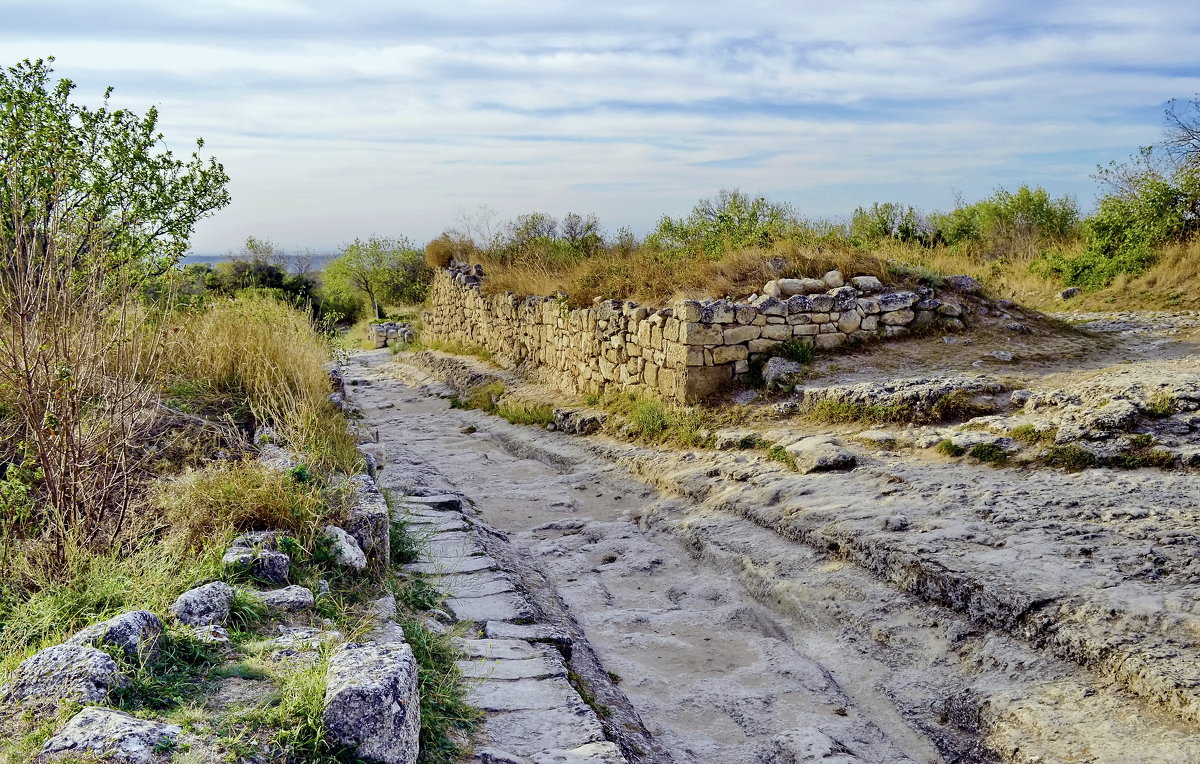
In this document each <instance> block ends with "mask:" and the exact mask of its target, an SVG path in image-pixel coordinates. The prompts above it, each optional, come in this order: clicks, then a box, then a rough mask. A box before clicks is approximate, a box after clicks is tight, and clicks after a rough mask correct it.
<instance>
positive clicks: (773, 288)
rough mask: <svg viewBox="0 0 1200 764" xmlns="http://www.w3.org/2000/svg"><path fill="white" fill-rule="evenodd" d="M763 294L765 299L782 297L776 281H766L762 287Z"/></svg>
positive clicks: (781, 290) (781, 291)
mask: <svg viewBox="0 0 1200 764" xmlns="http://www.w3.org/2000/svg"><path fill="white" fill-rule="evenodd" d="M763 294H764V295H766V296H767V297H775V298H778V297H781V296H782V295H783V289H782V288H781V287H780V286H779V282H778V281H768V282H767V283H766V284H764V285H763Z"/></svg>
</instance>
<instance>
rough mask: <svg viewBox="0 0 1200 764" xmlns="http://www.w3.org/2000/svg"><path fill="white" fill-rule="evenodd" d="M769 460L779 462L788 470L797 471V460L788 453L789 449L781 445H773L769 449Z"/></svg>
mask: <svg viewBox="0 0 1200 764" xmlns="http://www.w3.org/2000/svg"><path fill="white" fill-rule="evenodd" d="M767 458H768V459H770V460H771V461H773V462H779V463H780V464H782V465H784V466H785V467H787V468H788V469H796V460H795V459H794V458H792V455H791V454H789V453H788V452H787V449H786V448H784V447H783V446H781V445H773V446H771V447H770V448H768V449H767Z"/></svg>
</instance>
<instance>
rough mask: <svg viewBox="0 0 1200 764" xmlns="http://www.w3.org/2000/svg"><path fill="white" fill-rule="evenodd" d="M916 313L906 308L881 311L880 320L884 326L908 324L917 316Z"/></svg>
mask: <svg viewBox="0 0 1200 764" xmlns="http://www.w3.org/2000/svg"><path fill="white" fill-rule="evenodd" d="M916 317H917V316H916V314H915V313H913V312H912V311H911V310H909V309H907V308H904V309H902V310H893V311H890V312H888V313H881V314H880V316H879V322H880V323H881V324H883V325H884V326H908V325H909V324H911V323H912V322H913V319H914V318H916Z"/></svg>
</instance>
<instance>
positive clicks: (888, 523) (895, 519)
mask: <svg viewBox="0 0 1200 764" xmlns="http://www.w3.org/2000/svg"><path fill="white" fill-rule="evenodd" d="M911 525H912V521H911V520H909V519H908V518H907V517H905V516H904V515H902V514H899V513H896V514H894V515H889V516H888V517H886V518H884V520H883V529H884V530H885V531H904V530H908V528H909V526H911Z"/></svg>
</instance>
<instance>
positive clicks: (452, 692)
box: [397, 614, 482, 764]
mask: <svg viewBox="0 0 1200 764" xmlns="http://www.w3.org/2000/svg"><path fill="white" fill-rule="evenodd" d="M397 621H398V622H399V623H400V626H401V627H402V628H403V629H404V636H405V639H407V640H408V644H409V646H411V647H412V651H413V655H414V656H415V657H416V659H417V683H418V685H419V687H418V690H419V692H420V696H421V759H420V760H421V761H422V762H425V763H427V764H453V763H454V762H456V761H458V760H459V758H460V757H461V756H462V754H463V753H465V751H464V750H463V748H462V746H461V745H460V744H459V742H458V741H459V740H465V739H466V738H468V737H469V736H470V733H471V732H472V731H473V730H474V729H475V727H476V725H477V724H478V722H479V719H480V717H481V716H482V714H481V713H480V712H479V711H478V710H477V709H475V708H472V707H471V706H470V705H468V704H467V701H466V693H465V691H464V689H463V681H462V674H461V672H460V671H459V670H458V666H457V665H456V663H455V662H456V661H458V660H460V659H461V657H462V655H461V653H460V652H459V651H458V648H456V647H455V646H454V643H453V641H451V640H452V638H451V636H450V635H449V634H438V633H437V632H434V631H432V630H430V629H428V628H426V627H425V625H424V624H422V623H421V622H420V621H419V620H418V619H416V618H414V617H412V616H408V615H404V614H401V615H399V616H398V617H397Z"/></svg>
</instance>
